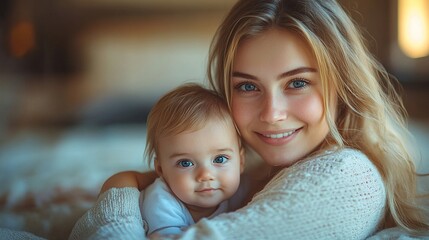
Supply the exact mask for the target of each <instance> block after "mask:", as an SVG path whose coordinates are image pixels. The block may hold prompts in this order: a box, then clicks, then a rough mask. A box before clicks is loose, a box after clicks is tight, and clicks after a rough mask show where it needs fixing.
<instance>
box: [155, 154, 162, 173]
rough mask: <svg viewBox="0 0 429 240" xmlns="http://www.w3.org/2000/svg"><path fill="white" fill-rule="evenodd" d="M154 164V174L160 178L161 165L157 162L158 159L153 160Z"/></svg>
mask: <svg viewBox="0 0 429 240" xmlns="http://www.w3.org/2000/svg"><path fill="white" fill-rule="evenodd" d="M154 164H155V172H156V174H158V176H159V177H162V167H161V163H160V162H159V160H158V158H156V157H155V159H154Z"/></svg>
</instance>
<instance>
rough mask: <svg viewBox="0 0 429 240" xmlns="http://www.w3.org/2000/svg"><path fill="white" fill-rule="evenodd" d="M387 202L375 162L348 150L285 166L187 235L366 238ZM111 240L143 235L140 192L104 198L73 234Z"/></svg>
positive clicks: (121, 191)
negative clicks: (246, 198) (245, 199)
mask: <svg viewBox="0 0 429 240" xmlns="http://www.w3.org/2000/svg"><path fill="white" fill-rule="evenodd" d="M385 203H386V193H385V189H384V184H383V181H382V179H381V176H380V174H379V172H378V171H377V169H376V168H375V166H374V165H373V164H372V163H371V162H370V160H369V159H368V158H367V157H366V156H365V155H364V154H362V153H361V152H359V151H357V150H353V149H342V150H338V151H332V152H326V154H324V155H321V156H317V157H314V158H312V159H308V160H305V161H302V162H300V163H298V164H295V165H294V166H292V167H289V168H286V169H283V170H281V171H280V172H279V173H278V174H277V175H276V176H275V177H274V178H273V179H272V180H271V181H270V182H269V183H268V184H267V185H266V187H265V188H264V189H263V190H262V191H261V192H259V193H258V194H256V195H255V197H254V198H253V199H252V201H251V202H250V203H249V204H248V205H247V206H245V207H244V208H241V209H239V210H237V211H235V212H231V213H225V214H221V215H219V216H217V217H215V218H213V219H210V220H207V219H202V220H201V221H199V222H198V223H196V224H195V225H193V226H192V227H190V228H189V229H188V230H187V231H186V232H184V234H183V235H182V236H180V239H240V240H241V239H267V238H268V239H365V238H367V237H368V236H371V235H372V234H373V233H374V232H375V231H376V230H377V227H378V226H379V225H380V224H381V222H382V219H383V216H384V210H385ZM139 218H140V219H139ZM109 238H111V239H143V238H144V237H143V227H142V220H141V216H140V212H139V210H138V191H137V190H136V189H131V188H125V189H111V190H109V191H107V192H106V194H104V195H101V196H100V199H99V201H98V202H97V203H96V205H95V206H94V207H93V208H92V209H90V210H89V211H88V212H87V213H86V214H85V215H84V216H83V217H82V218H81V219H80V221H78V222H77V224H76V226H75V228H74V229H73V232H72V235H71V237H70V239H109Z"/></svg>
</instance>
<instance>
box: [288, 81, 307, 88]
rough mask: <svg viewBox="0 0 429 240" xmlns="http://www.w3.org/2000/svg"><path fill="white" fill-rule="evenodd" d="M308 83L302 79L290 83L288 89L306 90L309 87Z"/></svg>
mask: <svg viewBox="0 0 429 240" xmlns="http://www.w3.org/2000/svg"><path fill="white" fill-rule="evenodd" d="M307 84H308V83H307V81H305V80H302V79H297V80H293V81H292V82H290V83H289V85H288V88H304V87H306V86H307Z"/></svg>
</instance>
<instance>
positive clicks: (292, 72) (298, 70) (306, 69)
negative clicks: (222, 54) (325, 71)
mask: <svg viewBox="0 0 429 240" xmlns="http://www.w3.org/2000/svg"><path fill="white" fill-rule="evenodd" d="M304 72H317V69H315V68H312V67H299V68H296V69H292V70H290V71H287V72H284V73H281V74H280V75H279V76H278V77H277V78H278V79H282V78H286V77H290V76H293V75H296V74H300V73H304ZM232 77H238V78H245V79H251V80H257V79H258V78H257V77H256V76H253V75H251V74H247V73H243V72H239V71H234V72H233V73H232Z"/></svg>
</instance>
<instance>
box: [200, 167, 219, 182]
mask: <svg viewBox="0 0 429 240" xmlns="http://www.w3.org/2000/svg"><path fill="white" fill-rule="evenodd" d="M214 178H215V177H214V173H213V171H212V169H211V168H210V167H207V166H201V167H199V169H198V173H197V181H198V182H204V181H212V180H214Z"/></svg>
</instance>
